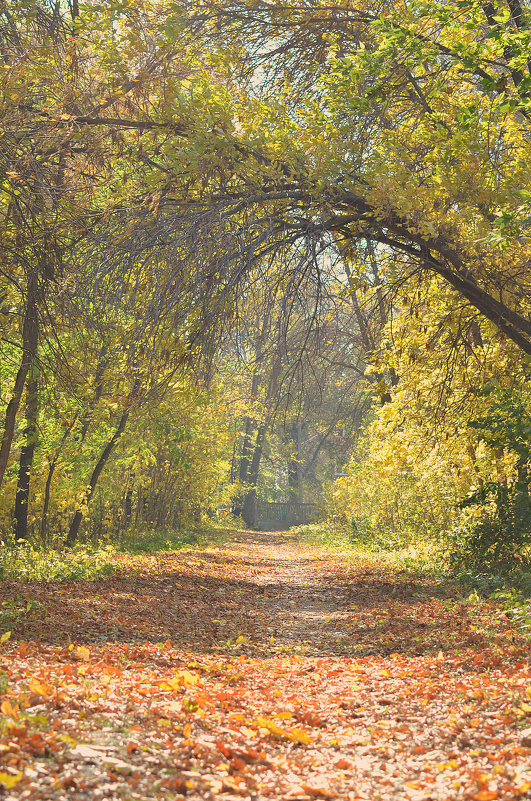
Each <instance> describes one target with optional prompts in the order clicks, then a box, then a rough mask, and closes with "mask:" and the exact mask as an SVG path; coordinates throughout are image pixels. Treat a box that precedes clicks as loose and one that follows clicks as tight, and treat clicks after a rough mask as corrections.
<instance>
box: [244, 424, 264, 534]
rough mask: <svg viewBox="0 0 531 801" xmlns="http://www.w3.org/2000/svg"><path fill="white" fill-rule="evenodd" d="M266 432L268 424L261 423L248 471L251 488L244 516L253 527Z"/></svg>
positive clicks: (246, 500) (246, 494) (245, 503)
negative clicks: (257, 485)
mask: <svg viewBox="0 0 531 801" xmlns="http://www.w3.org/2000/svg"><path fill="white" fill-rule="evenodd" d="M265 432H266V424H265V423H261V424H260V426H259V427H258V431H257V432H256V440H255V444H254V450H253V458H252V460H251V464H250V467H249V471H248V473H247V482H248V484H249V489H248V490H247V492H246V493H245V496H244V499H243V511H242V517H243V519H244V521H245V524H246V525H247V526H249V527H250V528H252V527H253V526H254V525H255V523H256V484H257V481H258V473H259V472H260V462H261V460H262V452H263V450H264V439H265Z"/></svg>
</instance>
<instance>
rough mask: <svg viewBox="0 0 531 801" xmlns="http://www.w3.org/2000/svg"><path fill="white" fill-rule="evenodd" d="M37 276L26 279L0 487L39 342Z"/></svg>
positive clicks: (0, 459) (0, 455) (1, 454)
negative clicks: (19, 358)
mask: <svg viewBox="0 0 531 801" xmlns="http://www.w3.org/2000/svg"><path fill="white" fill-rule="evenodd" d="M37 294H38V284H37V274H36V272H35V273H32V274H31V275H30V277H29V278H28V287H27V298H26V311H25V314H24V323H23V326H22V359H21V362H20V367H19V368H18V372H17V375H16V378H15V385H14V387H13V393H12V395H11V400H10V401H9V403H8V404H7V409H6V415H5V423H4V433H3V436H2V442H1V443H0V486H1V484H2V481H3V480H4V475H5V472H6V469H7V463H8V461H9V454H10V453H11V445H12V444H13V435H14V432H15V421H16V418H17V412H18V409H19V406H20V400H21V398H22V393H23V392H24V386H25V384H26V379H27V377H28V373H29V370H30V367H31V364H32V362H33V360H34V358H35V356H36V354H37V346H38V342H39V318H38V308H37Z"/></svg>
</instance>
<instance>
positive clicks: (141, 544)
mask: <svg viewBox="0 0 531 801" xmlns="http://www.w3.org/2000/svg"><path fill="white" fill-rule="evenodd" d="M223 536H224V534H223V532H222V531H220V530H216V531H214V530H213V531H208V532H206V531H205V532H201V533H194V532H178V531H164V530H162V531H131V532H129V533H128V534H126V535H125V536H124V537H123V538H122V540H121V542H119V543H118V544H108V543H100V544H98V545H87V544H79V545H76V546H75V547H74V548H72V549H69V550H64V549H60V548H52V547H42V546H38V545H36V544H32V543H29V542H24V543H19V544H18V545H14V544H13V543H3V545H2V548H1V550H0V580H3V581H24V582H29V581H75V580H88V581H93V580H95V579H98V578H102V577H104V576H109V575H111V574H112V573H115V572H117V571H120V570H123V569H124V568H126V569H130V570H131V569H133V570H134V569H136V570H141V569H142V561H138V558H139V557H142V556H149V555H151V554H156V553H159V552H162V551H176V550H180V549H182V548H194V547H204V546H205V545H207V544H210V543H215V542H219V541H221V540H222V539H223Z"/></svg>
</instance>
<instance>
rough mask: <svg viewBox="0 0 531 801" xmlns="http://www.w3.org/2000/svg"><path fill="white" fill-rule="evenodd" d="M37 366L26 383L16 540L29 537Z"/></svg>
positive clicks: (34, 443)
mask: <svg viewBox="0 0 531 801" xmlns="http://www.w3.org/2000/svg"><path fill="white" fill-rule="evenodd" d="M37 374H38V371H37V366H36V364H35V362H34V363H33V364H32V366H31V368H30V371H29V377H28V380H27V385H26V428H25V429H24V439H25V442H24V444H23V445H22V447H21V449H20V459H19V467H18V483H17V492H16V495H15V511H14V529H15V542H21V541H24V540H27V539H28V512H29V499H30V479H31V469H32V466H33V457H34V455H35V448H36V446H37V413H38V410H39V382H38V378H37Z"/></svg>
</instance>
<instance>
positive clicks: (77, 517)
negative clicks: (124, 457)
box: [66, 378, 140, 548]
mask: <svg viewBox="0 0 531 801" xmlns="http://www.w3.org/2000/svg"><path fill="white" fill-rule="evenodd" d="M139 390H140V379H139V378H136V379H135V381H134V384H133V388H132V389H131V393H130V395H129V399H128V403H127V406H126V408H125V409H124V410H123V412H122V416H121V417H120V420H119V422H118V425H117V427H116V430H115V432H114V434H113V435H112V437H111V439H110V440H109V442H108V443H107V445H106V446H105V448H104V449H103V450H102V452H101V454H100V458H99V459H98V461H97V463H96V466H95V468H94V470H93V471H92V475H91V477H90V481H89V486H88V489H87V492H86V493H85V498H84V507H85V508H87V507H88V506H89V504H90V501H91V499H92V496H93V495H94V490H95V489H96V485H97V483H98V479H99V477H100V476H101V474H102V472H103V470H104V468H105V465H106V464H107V461H108V459H109V456H110V455H111V453H112V452H113V450H114V448H115V446H116V445H117V443H118V441H119V439H120V437H121V436H122V434H123V433H124V431H125V427H126V425H127V421H128V419H129V415H130V414H131V407H132V405H133V402H134V400H135V398H136V396H137V395H138V393H139ZM82 520H83V508H79V509H77V510H76V513H75V514H74V517H73V518H72V522H71V524H70V529H69V531H68V536H67V538H66V545H67V547H69V548H71V547H72V546H73V545H74V544H75V542H76V540H77V536H78V534H79V528H80V526H81V521H82Z"/></svg>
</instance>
